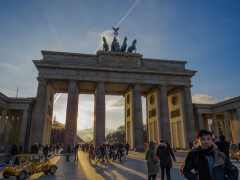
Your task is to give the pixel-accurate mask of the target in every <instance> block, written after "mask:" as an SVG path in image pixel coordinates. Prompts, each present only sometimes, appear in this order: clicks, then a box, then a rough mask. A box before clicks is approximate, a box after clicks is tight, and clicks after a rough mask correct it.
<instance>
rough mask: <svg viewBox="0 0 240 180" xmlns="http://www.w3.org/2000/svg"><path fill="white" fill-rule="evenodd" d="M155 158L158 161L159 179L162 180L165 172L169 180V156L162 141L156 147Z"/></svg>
mask: <svg viewBox="0 0 240 180" xmlns="http://www.w3.org/2000/svg"><path fill="white" fill-rule="evenodd" d="M157 156H158V157H159V160H160V167H161V179H162V180H163V179H164V174H165V173H164V171H166V175H167V180H170V168H171V164H172V163H171V156H170V152H169V150H168V148H167V147H166V145H165V143H164V141H163V140H161V141H160V143H159V145H158V148H157Z"/></svg>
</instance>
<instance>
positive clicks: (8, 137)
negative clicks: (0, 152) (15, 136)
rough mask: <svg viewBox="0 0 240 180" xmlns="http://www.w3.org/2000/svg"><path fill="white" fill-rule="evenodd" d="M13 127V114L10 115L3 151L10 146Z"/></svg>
mask: <svg viewBox="0 0 240 180" xmlns="http://www.w3.org/2000/svg"><path fill="white" fill-rule="evenodd" d="M11 126H12V114H11V113H9V114H8V118H7V124H6V129H5V135H4V144H3V149H6V148H7V146H8V145H10V134H11Z"/></svg>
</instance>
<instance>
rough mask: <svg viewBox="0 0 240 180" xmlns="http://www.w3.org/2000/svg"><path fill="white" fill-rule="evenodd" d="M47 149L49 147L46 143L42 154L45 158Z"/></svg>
mask: <svg viewBox="0 0 240 180" xmlns="http://www.w3.org/2000/svg"><path fill="white" fill-rule="evenodd" d="M48 150H49V147H48V144H46V145H45V146H44V148H43V154H44V155H45V158H47V156H48Z"/></svg>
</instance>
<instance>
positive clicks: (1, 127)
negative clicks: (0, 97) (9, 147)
mask: <svg viewBox="0 0 240 180" xmlns="http://www.w3.org/2000/svg"><path fill="white" fill-rule="evenodd" d="M6 117H7V109H3V110H2V114H1V119H0V150H1V149H2V147H3V140H4V139H3V138H4V132H5V127H6Z"/></svg>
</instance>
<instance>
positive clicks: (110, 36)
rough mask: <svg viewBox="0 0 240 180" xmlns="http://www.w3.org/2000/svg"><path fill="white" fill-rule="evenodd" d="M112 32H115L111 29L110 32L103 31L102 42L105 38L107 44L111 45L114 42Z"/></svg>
mask: <svg viewBox="0 0 240 180" xmlns="http://www.w3.org/2000/svg"><path fill="white" fill-rule="evenodd" d="M112 32H113V30H110V29H109V30H106V31H103V32H102V33H100V37H101V41H102V38H103V37H105V38H106V40H107V43H108V44H110V42H112V40H113V35H112ZM118 39H119V38H118Z"/></svg>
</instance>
